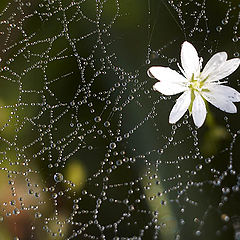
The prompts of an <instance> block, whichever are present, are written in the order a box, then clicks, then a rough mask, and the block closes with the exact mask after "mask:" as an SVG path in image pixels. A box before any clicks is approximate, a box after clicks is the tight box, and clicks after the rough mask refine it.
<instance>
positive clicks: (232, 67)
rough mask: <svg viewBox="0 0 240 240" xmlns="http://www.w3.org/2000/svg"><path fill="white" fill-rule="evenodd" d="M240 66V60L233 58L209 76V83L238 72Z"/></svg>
mask: <svg viewBox="0 0 240 240" xmlns="http://www.w3.org/2000/svg"><path fill="white" fill-rule="evenodd" d="M239 65H240V58H233V59H230V60H228V61H226V62H223V63H222V64H221V65H220V66H219V67H218V68H217V69H216V70H215V71H213V72H212V73H211V74H210V75H209V78H208V82H212V81H217V80H221V79H223V78H225V77H227V76H229V75H230V74H232V73H233V72H234V71H236V70H237V68H238V67H239Z"/></svg>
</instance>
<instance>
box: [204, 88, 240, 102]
mask: <svg viewBox="0 0 240 240" xmlns="http://www.w3.org/2000/svg"><path fill="white" fill-rule="evenodd" d="M207 86H208V87H207V89H208V90H209V91H210V92H212V94H213V95H218V96H219V97H220V96H221V98H226V99H227V100H228V101H231V102H240V93H239V92H238V91H237V90H235V89H234V88H231V87H228V86H224V85H216V84H208V85H207Z"/></svg>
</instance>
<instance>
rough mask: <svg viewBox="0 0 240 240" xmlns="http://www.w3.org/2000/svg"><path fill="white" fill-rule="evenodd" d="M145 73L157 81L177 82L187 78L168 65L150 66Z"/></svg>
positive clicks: (182, 81)
mask: <svg viewBox="0 0 240 240" xmlns="http://www.w3.org/2000/svg"><path fill="white" fill-rule="evenodd" d="M147 74H148V76H149V77H151V78H156V79H158V80H159V81H167V82H170V83H171V82H178V83H184V82H187V79H186V78H185V77H183V76H182V75H181V74H179V73H178V72H176V71H175V70H172V69H171V68H169V67H159V66H153V67H150V68H149V69H148V71H147Z"/></svg>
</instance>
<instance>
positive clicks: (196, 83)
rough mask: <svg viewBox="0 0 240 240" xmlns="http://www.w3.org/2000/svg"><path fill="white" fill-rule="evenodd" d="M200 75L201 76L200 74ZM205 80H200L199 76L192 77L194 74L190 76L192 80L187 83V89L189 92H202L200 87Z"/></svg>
mask: <svg viewBox="0 0 240 240" xmlns="http://www.w3.org/2000/svg"><path fill="white" fill-rule="evenodd" d="M200 75H201V74H200ZM206 80H207V78H205V79H202V78H201V76H197V77H194V74H193V75H192V78H191V80H190V82H189V88H190V89H191V90H195V91H198V92H199V91H202V87H203V86H204V83H205V81H206Z"/></svg>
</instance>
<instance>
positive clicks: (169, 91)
mask: <svg viewBox="0 0 240 240" xmlns="http://www.w3.org/2000/svg"><path fill="white" fill-rule="evenodd" d="M153 89H154V90H156V91H158V92H160V93H162V94H164V95H175V94H178V93H181V92H184V91H185V90H187V89H188V88H187V87H186V86H184V85H182V84H178V83H171V82H170V83H168V82H157V83H155V84H154V85H153Z"/></svg>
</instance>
